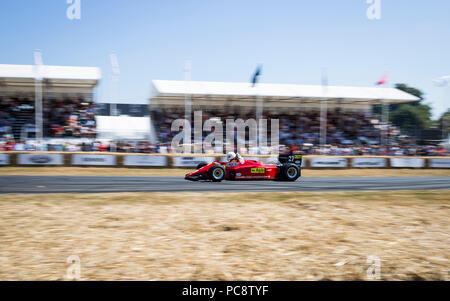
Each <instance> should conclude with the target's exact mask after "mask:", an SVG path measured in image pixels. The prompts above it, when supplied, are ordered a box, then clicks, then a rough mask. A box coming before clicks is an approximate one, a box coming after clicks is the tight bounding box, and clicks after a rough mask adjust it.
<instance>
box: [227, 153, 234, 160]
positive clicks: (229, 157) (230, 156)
mask: <svg viewBox="0 0 450 301" xmlns="http://www.w3.org/2000/svg"><path fill="white" fill-rule="evenodd" d="M235 158H236V154H235V153H234V152H229V153H228V154H227V160H228V162H230V161H231V160H233V159H235Z"/></svg>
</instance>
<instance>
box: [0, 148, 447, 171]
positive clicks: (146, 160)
mask: <svg viewBox="0 0 450 301" xmlns="http://www.w3.org/2000/svg"><path fill="white" fill-rule="evenodd" d="M245 159H247V160H257V161H261V162H263V163H264V164H275V162H276V161H277V160H276V157H269V156H252V157H245ZM216 160H217V161H225V160H226V158H225V157H224V156H223V155H207V156H195V155H180V156H174V155H165V154H156V155H145V154H111V153H103V154H102V153H45V152H39V153H30V152H27V153H21V152H9V153H6V152H5V153H0V166H63V165H64V166H110V167H113V166H117V167H179V168H183V167H184V168H192V167H195V166H197V164H199V163H201V162H207V163H211V162H213V161H216ZM302 167H303V168H339V169H344V168H450V157H448V158H447V157H439V158H434V157H430V158H427V157H338V156H335V157H333V156H329V157H327V156H305V157H303V162H302Z"/></svg>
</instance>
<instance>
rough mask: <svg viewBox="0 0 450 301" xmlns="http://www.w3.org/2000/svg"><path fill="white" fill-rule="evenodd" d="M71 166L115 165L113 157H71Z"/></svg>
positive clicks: (78, 155) (114, 157)
mask: <svg viewBox="0 0 450 301" xmlns="http://www.w3.org/2000/svg"><path fill="white" fill-rule="evenodd" d="M72 165H93V166H113V165H116V156H114V155H80V154H76V155H72Z"/></svg>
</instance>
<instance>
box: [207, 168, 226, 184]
mask: <svg viewBox="0 0 450 301" xmlns="http://www.w3.org/2000/svg"><path fill="white" fill-rule="evenodd" d="M208 176H209V178H210V179H211V181H213V182H222V181H223V180H224V179H225V168H223V167H222V166H219V165H216V166H213V167H211V168H210V169H209V171H208Z"/></svg>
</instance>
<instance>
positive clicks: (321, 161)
mask: <svg viewBox="0 0 450 301" xmlns="http://www.w3.org/2000/svg"><path fill="white" fill-rule="evenodd" d="M310 162H311V167H335V168H345V167H347V159H345V158H339V157H336V158H333V157H318V158H311V159H310Z"/></svg>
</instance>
